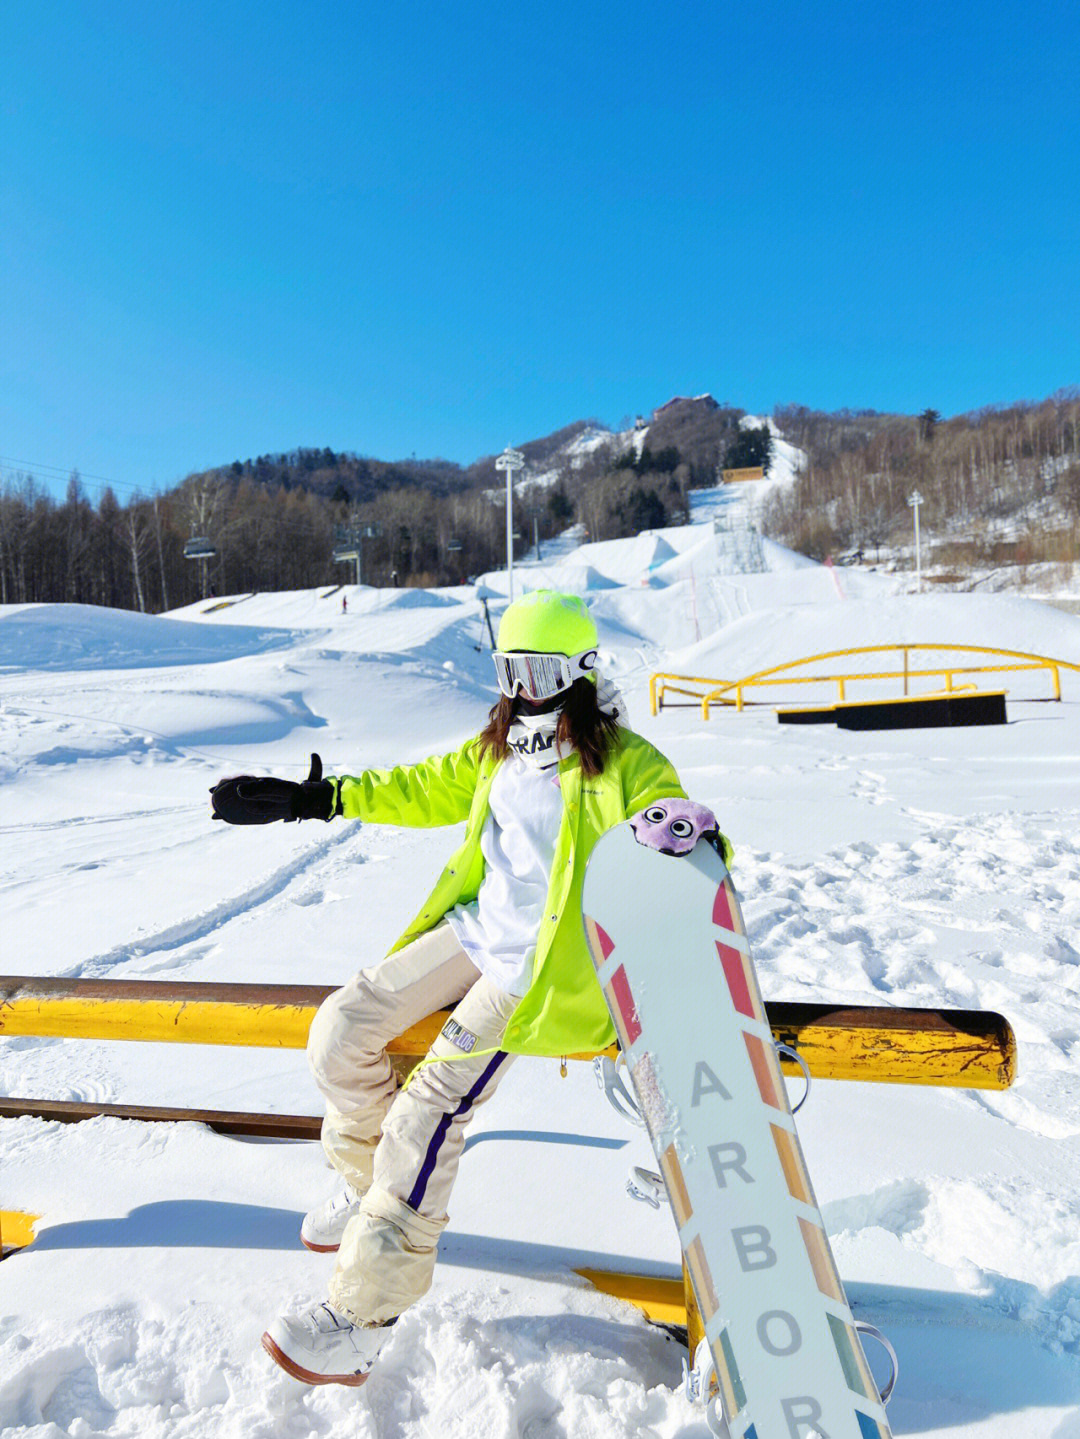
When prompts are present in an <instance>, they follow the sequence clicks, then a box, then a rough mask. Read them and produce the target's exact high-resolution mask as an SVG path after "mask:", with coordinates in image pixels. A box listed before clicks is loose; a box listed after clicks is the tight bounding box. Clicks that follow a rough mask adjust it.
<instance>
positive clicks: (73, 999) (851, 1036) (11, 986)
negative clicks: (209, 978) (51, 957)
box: [0, 975, 1016, 1089]
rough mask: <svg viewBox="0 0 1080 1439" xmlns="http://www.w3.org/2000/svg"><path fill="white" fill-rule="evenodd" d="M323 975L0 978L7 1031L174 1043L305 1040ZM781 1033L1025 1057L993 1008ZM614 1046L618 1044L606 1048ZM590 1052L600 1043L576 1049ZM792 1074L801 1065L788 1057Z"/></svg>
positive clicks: (913, 1074)
mask: <svg viewBox="0 0 1080 1439" xmlns="http://www.w3.org/2000/svg"><path fill="white" fill-rule="evenodd" d="M330 993H331V989H330V988H327V987H323V986H303V985H258V984H193V983H173V982H168V981H159V980H137V979H135V980H123V979H111V980H78V979H48V978H38V977H35V976H17V975H16V976H7V977H0V1038H2V1037H4V1036H15V1035H37V1036H44V1037H55V1038H66V1039H122V1040H141V1041H151V1042H158V1043H162V1042H165V1043H172V1044H226V1045H256V1046H261V1047H265V1048H284V1049H302V1048H303V1047H304V1045H305V1044H306V1043H307V1033H308V1029H309V1027H310V1025H311V1021H312V1019H313V1018H314V1016H315V1011H316V1009H317V1008H318V1006H319V1004H320V1003H321V1002H322V1001H323V999H325V998H326V996H327V995H328V994H330ZM766 1010H767V1013H768V1018H769V1023H770V1025H771V1026H772V1030H773V1034H774V1036H775V1037H776V1039H777V1040H778V1041H780V1042H782V1043H785V1044H789V1045H791V1046H792V1047H793V1048H795V1049H797V1050H798V1051H799V1053H800V1054H801V1055H802V1057H803V1058H804V1059H805V1060H806V1062H807V1064H808V1065H809V1066H810V1070H811V1073H812V1074H814V1075H816V1076H818V1077H820V1078H822V1079H854V1080H862V1081H864V1082H876V1083H891V1084H931V1085H953V1086H956V1087H958V1088H962V1089H1006V1088H1008V1086H1009V1085H1010V1084H1011V1083H1012V1081H1013V1077H1014V1074H1015V1068H1016V1041H1015V1038H1014V1036H1013V1032H1012V1030H1011V1028H1010V1026H1009V1024H1008V1022H1007V1021H1006V1020H1005V1019H1003V1018H1002V1017H1001V1015H999V1014H993V1013H990V1012H988V1011H983V1010H936V1009H908V1008H902V1007H893V1008H890V1007H883V1006H880V1007H879V1006H871V1005H863V1006H860V1005H854V1006H839V1005H829V1004H810V1003H806V1002H804V1001H797V1000H774V1001H770V1002H769V1003H768V1004H767V1005H766ZM448 1013H449V1011H446V1010H437V1011H436V1012H435V1013H434V1014H431V1015H429V1016H428V1017H427V1018H426V1019H424V1020H422V1021H421V1022H420V1023H419V1024H416V1025H414V1026H413V1027H412V1028H411V1029H408V1030H406V1032H405V1033H404V1034H402V1035H400V1036H399V1037H398V1038H397V1039H394V1040H391V1042H390V1044H389V1045H388V1046H387V1049H388V1051H389V1053H390V1054H391V1055H392V1056H393V1057H394V1058H395V1059H396V1060H397V1061H399V1063H400V1064H402V1065H406V1064H408V1063H409V1062H410V1061H411V1062H415V1061H416V1060H418V1059H420V1058H421V1057H422V1056H423V1055H424V1054H426V1053H427V1050H428V1048H429V1046H430V1045H431V1043H432V1041H433V1040H434V1039H435V1037H436V1036H437V1035H438V1033H439V1031H440V1030H441V1028H442V1026H443V1024H444V1023H445V1022H446V1019H447V1015H448ZM607 1052H608V1053H612V1054H613V1053H614V1049H612V1050H609V1051H607ZM567 1058H569V1059H582V1060H588V1059H593V1058H595V1053H593V1052H590V1053H587V1054H576V1055H568V1056H567ZM785 1068H786V1069H787V1071H788V1072H789V1073H792V1074H794V1073H797V1072H798V1067H797V1066H796V1065H795V1064H793V1063H791V1062H790V1061H785Z"/></svg>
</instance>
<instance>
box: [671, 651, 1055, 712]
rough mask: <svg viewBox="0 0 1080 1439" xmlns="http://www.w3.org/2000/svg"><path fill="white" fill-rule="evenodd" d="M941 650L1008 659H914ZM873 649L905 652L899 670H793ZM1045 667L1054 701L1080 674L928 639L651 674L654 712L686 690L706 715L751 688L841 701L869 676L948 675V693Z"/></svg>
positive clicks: (1018, 654)
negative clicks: (730, 667)
mask: <svg viewBox="0 0 1080 1439" xmlns="http://www.w3.org/2000/svg"><path fill="white" fill-rule="evenodd" d="M920 653H922V654H941V653H955V654H957V655H996V656H998V657H999V659H1000V660H1002V661H1005V662H1004V663H997V664H982V665H970V664H964V663H957V664H944V665H935V666H927V665H918V664H915V665H913V664H912V656H913V655H918V654H920ZM875 654H899V655H901V656H902V663H901V666H900V667H899V668H896V669H874V670H858V671H855V670H850V669H848V670H846V671H845V672H843V673H837V672H836V671H835V670H834V671H832V672H831V673H827V674H809V675H807V674H793V673H791V671H793V670H796V669H799V668H800V667H802V666H804V665H812V664H819V663H823V662H825V661H828V660H838V659H848V658H850V657H852V656H854V655H875ZM1040 670H1045V671H1046V672H1047V673H1048V675H1049V676H1050V682H1051V689H1052V695H1051V698H1052V699H1054V700H1060V699H1061V671H1062V670H1072V671H1073V672H1074V673H1077V674H1080V665H1078V664H1073V663H1072V662H1071V661H1069V660H1060V659H1052V658H1050V657H1049V656H1048V655H1034V654H1028V653H1026V652H1025V651H1023V650H1006V649H997V648H993V647H990V646H986V645H958V644H942V643H936V644H932V643H926V644H889V645H861V646H859V647H857V648H854V649H842V650H824V651H822V653H821V654H816V655H805V656H804V657H803V658H802V659H797V660H788V661H786V662H785V663H784V664H780V665H773V666H771V667H770V668H769V669H763V670H758V671H757V672H756V673H754V674H749V675H744V676H743V678H742V679H738V680H720V679H707V678H704V677H703V676H700V675H676V674H668V673H657V674H654V675H652V676H651V677H650V679H649V703H650V708H651V710H652V713H653V714H654V715H655V714H658V713H659V712H660V710H661V709H663V707H664V696H665V695H666V694H669V693H670V694H677V695H684V696H687V697H689V698H690V699H692V700H693V701H695V703H698V704H700V705H701V714H702V718H703V719H708V718H709V711H710V709H711V707H712V706H713V705H730V706H731V707H732V708H734V709H735V710H739V711H741V710H742V709H744V708H745V706H746V704H747V703H750V704H753V703H755V701H753V700H750V701H748V700H746V698H745V692H746V690H748V689H754V688H766V687H769V686H773V687H776V686H781V687H782V686H786V685H812V684H835V685H836V687H837V700H838V701H839V702H841V703H843V702H844V701H845V700H846V699H847V686H848V685H849V684H852V683H855V682H856V681H867V680H879V681H880V680H901V681H902V682H903V693H904V695H907V694H908V686H909V684H910V682H911V681H912V680H914V679H944V681H945V691H944V692H945V693H946V694H953V693H955V692H957V691H958V690H970V689H973V688H976V686H973V685H971V684H967V683H964V684H961V685H959V686H958V685H957V683H956V680H957V677H958V676H962V675H980V674H1009V673H1014V674H1015V673H1024V672H1030V671H1040ZM687 685H694V686H696V688H695V689H692V690H691V689H687V688H685V686H687Z"/></svg>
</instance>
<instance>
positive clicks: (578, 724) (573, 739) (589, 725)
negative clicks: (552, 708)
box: [480, 678, 619, 777]
mask: <svg viewBox="0 0 1080 1439" xmlns="http://www.w3.org/2000/svg"><path fill="white" fill-rule="evenodd" d="M526 709H527V706H526V705H525V703H524V701H523V700H522V699H521V698H520V697H519V696H515V697H514V698H513V699H512V700H511V699H507V698H506V696H505V695H500V696H499V699H498V702H497V703H496V704H495V705H493V706H492V710H491V713H490V714H489V715H488V722H487V724H486V725H485V726H484V728H483V729H482V730H481V731H480V753H481V754H484V753H486V752H487V751H488V750H490V751H491V753H492V754H493V755H494V756H495V758H496V759H505V758H506V756H507V755H508V754H509V753H510V747H509V745H508V744H507V735H508V734H509V733H510V726H511V725H512V724H513V722H514V720H516V719H517V717H518V715H519V714H521V713H522V712H523V711H525V710H526ZM618 728H619V722H618V720H617V719H616V718H615V716H614V715H609V714H605V713H604V711H603V710H602V709H601V708H600V706H599V704H598V703H597V699H596V686H595V684H593V682H592V680H591V679H584V678H582V679H579V680H575V681H574V683H573V684H572V685H571V686H570V688H569V689H568V690H567V692H566V700H565V702H564V703H563V706H562V708H561V710H560V711H559V722H558V724H557V725H556V727H555V738H556V739H557V740H558V742H559V746H560V748H561V749H562V750H564V751H569V750H571V749H575V750H577V752H578V754H579V755H580V756H581V770H582V773H583V774H587V775H589V776H590V777H595V776H596V775H598V774H600V772H601V771H602V770H603V768H604V762H605V761H606V759H607V756H608V751H609V750H610V748H611V746H612V744H613V743H614V741H615V735H616V733H617V732H618Z"/></svg>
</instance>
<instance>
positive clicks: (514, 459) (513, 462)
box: [495, 446, 525, 601]
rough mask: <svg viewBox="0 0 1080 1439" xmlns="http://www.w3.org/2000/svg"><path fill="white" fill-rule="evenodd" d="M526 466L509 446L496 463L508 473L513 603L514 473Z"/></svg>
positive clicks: (508, 575) (508, 548) (509, 594)
mask: <svg viewBox="0 0 1080 1439" xmlns="http://www.w3.org/2000/svg"><path fill="white" fill-rule="evenodd" d="M524 464H525V456H524V455H523V454H522V453H521V451H520V450H512V449H510V447H509V446H507V448H506V449H505V450H503V452H502V454H501V455H500V456H499V458H498V459H497V460H496V461H495V468H496V469H497V470H505V471H506V584H507V597H508V598H509V599H510V600H511V601H512V600H513V598H514V473H515V471H517V470H520V469H521V468H522V467H523V466H524Z"/></svg>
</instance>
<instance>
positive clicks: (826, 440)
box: [0, 388, 1080, 611]
mask: <svg viewBox="0 0 1080 1439" xmlns="http://www.w3.org/2000/svg"><path fill="white" fill-rule="evenodd" d="M773 420H774V423H775V425H776V427H777V428H778V430H779V431H780V433H781V434H782V435H783V436H784V437H785V439H787V440H788V441H790V442H791V443H792V444H794V445H796V446H798V447H799V448H800V449H802V450H803V451H804V452H805V453H806V455H807V464H806V466H805V468H804V469H803V471H802V472H801V474H800V475H799V476H798V478H797V479H796V481H795V483H794V484H793V485H791V486H789V487H787V488H785V489H784V490H783V491H781V492H778V493H777V494H776V495H775V496H774V498H773V499H772V500H771V501H770V503H769V504H768V506H767V507H766V509H765V510H764V512H763V514H762V522H763V524H764V527H765V529H766V532H767V533H768V534H769V535H771V536H772V537H773V538H776V539H779V540H782V541H783V542H784V543H785V544H788V545H790V546H791V547H792V548H793V549H796V550H799V551H801V552H802V553H805V554H808V555H811V556H813V557H815V558H820V559H823V558H825V557H826V556H828V555H837V556H839V555H843V554H847V555H850V556H859V555H861V556H864V557H865V558H866V559H867V560H871V561H872V560H873V559H874V558H875V554H876V552H877V551H878V550H880V549H881V548H882V547H884V546H891V545H896V544H904V543H906V542H907V541H908V540H909V538H910V533H911V515H910V509H909V507H908V498H909V496H910V495H911V494H912V492H913V491H915V490H917V491H918V492H919V493H920V494H921V495H922V498H923V505H922V510H921V516H922V521H923V527H924V533H925V535H926V541H927V544H928V546H930V547H931V548H932V549H933V551H934V553H935V555H936V558H937V559H938V560H939V561H943V562H945V563H947V564H950V565H953V566H955V567H956V568H957V569H958V570H961V571H962V570H963V569H964V567H966V566H972V565H986V564H996V565H1002V564H1030V563H1033V562H1035V561H1038V560H1059V561H1072V560H1074V559H1075V558H1076V555H1077V541H1078V531H1080V390H1078V389H1075V388H1074V389H1070V390H1064V391H1061V392H1059V393H1058V394H1057V395H1054V396H1052V397H1051V398H1050V399H1048V400H1045V401H1042V402H1040V403H1025V404H1016V405H1011V406H1007V407H1003V408H991V409H985V410H980V411H978V412H975V413H972V414H967V415H958V416H955V417H953V418H951V419H943V418H942V417H941V416H940V415H939V414H938V413H937V411H935V410H933V409H927V410H925V411H923V413H922V414H921V415H914V416H913V415H887V414H879V413H877V412H875V411H859V412H852V411H847V410H843V411H839V412H836V413H831V414H830V413H823V412H819V411H814V410H810V409H807V408H806V407H804V406H800V405H787V406H784V407H782V408H780V409H778V410H777V411H776V412H775V414H774V416H773ZM770 445H771V440H770V436H769V431H768V428H767V426H766V425H763V424H761V423H759V422H755V421H752V420H750V419H748V418H747V416H746V414H745V412H744V411H743V410H740V409H738V408H736V407H734V406H730V405H721V404H718V403H717V402H716V401H715V400H714V399H713V398H712V397H711V396H709V395H700V396H697V397H695V398H677V399H675V400H671V401H669V402H668V403H667V404H665V405H663V406H661V407H660V408H659V409H657V410H656V411H654V412H653V414H652V415H651V416H650V417H648V418H647V419H638V420H637V421H636V422H634V421H632V420H630V419H627V420H626V421H624V423H623V425H622V426H621V427H620V429H619V430H618V431H612V430H609V429H607V428H606V427H605V426H603V425H602V424H600V423H599V422H598V421H596V420H580V421H577V422H575V423H574V424H572V425H568V426H565V427H564V428H562V429H560V430H557V431H555V432H553V433H552V434H551V435H548V436H546V437H544V438H543V439H539V440H533V441H529V442H526V443H524V444H522V445H520V446H519V448H520V449H521V451H522V453H523V455H524V457H525V461H526V466H525V468H524V469H523V470H522V471H521V472H520V473H519V476H518V480H517V484H516V486H515V502H514V519H515V534H516V538H515V552H516V553H517V554H518V555H521V554H524V553H526V552H527V551H528V550H529V549H530V548H531V547H532V546H533V544H534V543H535V542H536V541H539V542H540V543H541V544H542V543H543V541H544V540H545V539H547V538H549V537H551V536H552V535H554V534H556V533H559V532H561V531H562V530H564V529H566V528H567V527H568V526H569V525H572V524H575V523H576V524H578V525H580V527H581V532H582V534H583V536H584V535H587V536H588V537H589V538H591V539H617V538H620V537H622V536H625V535H630V534H636V533H638V532H639V531H641V530H646V529H656V528H659V527H661V526H664V525H671V524H679V523H683V522H684V521H685V520H686V519H687V517H688V513H689V510H688V501H687V494H688V491H690V490H691V489H693V488H695V487H702V486H711V485H715V484H717V483H718V482H719V480H720V472H721V471H722V470H723V469H724V468H725V467H738V466H744V465H762V466H763V467H764V468H766V469H767V468H768V465H769V460H770ZM504 495H505V484H504V475H503V473H502V472H500V471H499V470H497V469H496V467H495V456H487V457H485V458H482V459H479V460H477V461H475V462H474V463H473V464H471V465H469V466H467V467H463V466H460V465H456V464H453V463H452V462H450V461H446V460H438V459H436V460H418V459H416V458H415V457H413V458H410V459H408V460H400V461H393V462H389V461H382V460H377V459H372V458H368V457H364V456H361V455H356V454H351V453H349V454H345V453H336V452H335V451H333V450H331V449H327V448H322V449H318V448H313V449H297V450H294V451H291V452H289V453H287V454H278V455H261V456H258V457H256V458H254V459H250V458H249V459H243V460H241V459H236V460H233V461H231V462H229V463H227V464H224V465H222V466H220V467H218V468H214V469H211V470H207V471H204V472H201V473H198V474H193V475H191V476H189V477H188V478H187V479H185V480H184V481H183V482H182V483H181V484H179V485H177V486H176V487H175V488H173V489H172V490H170V491H168V492H167V493H165V494H162V495H159V496H157V497H156V498H149V497H145V496H140V495H135V496H134V497H133V498H132V499H130V500H129V501H128V502H127V503H126V504H121V503H120V501H119V500H118V499H117V497H116V495H115V493H114V492H113V491H112V490H111V489H110V488H105V489H104V490H103V491H101V492H100V494H99V495H98V496H97V497H95V499H93V500H92V499H91V496H90V494H89V493H88V491H87V488H86V486H84V484H83V483H82V481H81V480H80V479H79V477H78V475H77V474H74V475H72V477H71V479H70V481H69V483H68V487H67V492H66V495H65V497H64V499H63V500H62V501H58V500H56V499H55V498H53V497H52V496H51V495H50V493H49V492H48V491H47V490H46V489H45V488H44V487H43V486H42V485H41V484H39V483H38V482H37V480H36V479H35V477H34V476H33V475H32V474H23V473H19V474H12V475H10V476H9V478H8V479H7V480H6V482H5V484H4V486H3V489H2V491H0V603H20V602H27V601H30V602H34V601H68V602H75V603H87V604H105V605H112V606H116V607H120V608H125V607H126V608H132V609H140V610H146V611H159V610H164V609H170V608H174V607H176V606H178V605H182V604H185V603H190V602H191V601H194V600H196V599H198V598H200V596H202V595H209V594H211V593H217V594H226V593H236V592H246V591H256V590H282V589H294V588H304V587H307V586H312V585H321V584H328V585H329V584H334V583H340V582H342V581H345V580H352V579H354V578H355V563H354V562H347V563H346V562H337V563H335V561H334V558H333V556H334V552H335V549H337V550H338V552H339V553H340V552H341V551H342V550H348V551H352V552H358V553H359V554H360V564H361V577H362V580H363V581H364V582H365V583H368V584H375V585H390V584H395V583H396V584H402V585H425V586H430V585H445V584H454V583H459V582H462V581H464V580H466V579H467V578H468V577H469V576H470V575H474V574H478V573H482V572H484V571H485V570H489V569H492V568H495V567H497V566H498V565H499V564H500V563H501V562H502V561H503V559H504V557H505V544H506V523H505V510H504V505H505V498H504ZM192 537H199V538H203V539H205V540H208V541H209V548H210V549H212V551H213V554H212V555H211V556H210V557H209V558H207V559H206V560H205V561H198V562H195V563H192V561H191V560H189V559H186V558H185V546H186V545H187V543H188V542H189V541H190V540H191V539H192Z"/></svg>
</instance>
